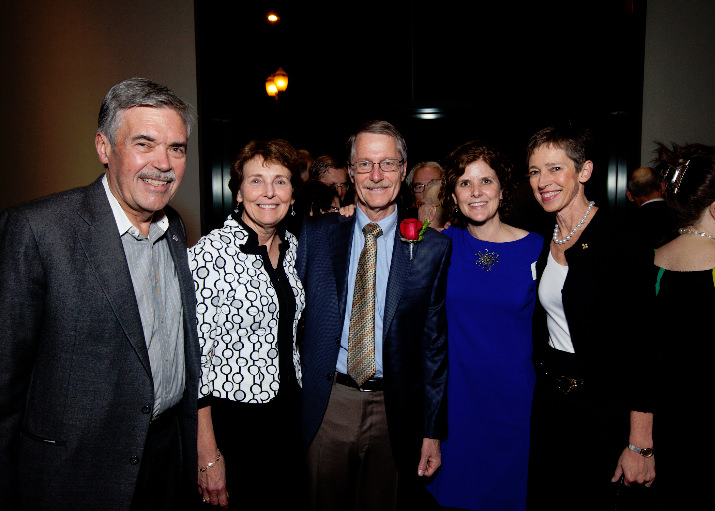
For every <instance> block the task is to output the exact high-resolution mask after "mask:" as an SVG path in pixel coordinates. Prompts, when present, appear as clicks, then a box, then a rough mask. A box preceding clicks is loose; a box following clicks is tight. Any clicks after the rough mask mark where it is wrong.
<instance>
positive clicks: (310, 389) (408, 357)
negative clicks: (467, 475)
mask: <svg viewBox="0 0 715 511" xmlns="http://www.w3.org/2000/svg"><path fill="white" fill-rule="evenodd" d="M348 153H349V161H348V168H349V172H350V179H351V180H352V182H353V186H354V189H355V193H356V196H357V208H356V210H355V214H354V215H353V216H352V217H345V216H338V215H323V216H321V217H311V218H308V219H306V221H305V223H304V224H303V229H302V232H301V236H300V243H299V248H298V261H297V265H296V266H297V268H298V273H299V275H300V277H301V279H302V281H303V285H304V287H305V291H306V310H305V338H304V345H303V351H302V360H303V409H302V412H303V414H302V420H303V436H304V441H305V445H306V448H307V461H308V472H309V492H310V501H311V509H353V510H358V509H365V510H367V509H370V510H394V509H398V508H399V509H420V507H421V506H424V505H425V503H426V502H427V493H426V492H425V491H424V487H423V485H422V482H421V479H420V478H421V477H422V476H425V477H430V476H431V475H433V474H434V473H435V471H436V470H437V468H438V467H439V466H440V464H441V453H440V439H442V438H444V435H445V432H446V429H445V427H446V400H445V387H446V382H447V325H446V317H445V311H444V299H445V289H446V273H447V266H448V263H449V256H450V253H451V241H450V240H449V238H447V237H446V236H443V235H442V234H440V233H438V232H437V231H436V230H434V229H428V230H427V232H426V233H425V234H424V237H423V239H422V240H421V241H418V242H415V243H414V244H413V245H412V246H411V244H410V243H409V242H408V241H406V240H403V239H402V238H401V235H400V229H399V221H400V220H401V219H398V210H397V207H396V200H397V197H398V194H399V191H400V186H401V184H402V181H403V180H404V179H405V174H406V167H407V163H406V149H405V142H404V139H403V138H402V136H401V135H400V133H399V132H398V131H397V130H396V129H395V128H394V127H393V126H392V125H391V124H389V123H387V122H385V121H372V122H369V123H367V124H365V125H363V126H362V127H361V128H360V129H359V130H358V131H357V132H356V133H355V134H354V135H353V136H352V137H351V138H350V140H349V142H348Z"/></svg>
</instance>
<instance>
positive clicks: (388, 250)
mask: <svg viewBox="0 0 715 511" xmlns="http://www.w3.org/2000/svg"><path fill="white" fill-rule="evenodd" d="M355 215H356V216H355V228H354V229H353V240H352V245H351V249H350V267H349V270H348V297H347V303H346V304H345V321H344V322H343V333H342V335H341V337H340V352H339V353H338V364H337V367H336V369H337V370H338V371H339V372H341V373H345V374H347V372H348V333H349V331H350V314H351V312H352V308H353V292H354V291H355V277H356V276H357V267H358V261H359V260H360V252H362V249H363V247H364V246H365V235H364V234H363V233H362V229H363V227H365V226H366V225H367V224H369V223H370V219H369V218H368V217H367V216H366V215H365V213H363V212H362V210H361V209H360V208H359V207H356V208H355ZM377 224H378V225H379V226H380V228H381V229H382V236H380V237H379V238H377V269H376V279H375V376H374V377H375V378H382V341H383V339H384V335H383V328H382V320H383V317H384V312H385V295H386V293H387V280H388V278H389V277H390V263H391V262H392V249H393V246H394V244H395V229H396V228H397V208H395V211H393V212H392V214H390V215H389V216H387V217H386V218H383V219H382V220H380V221H379V222H377Z"/></svg>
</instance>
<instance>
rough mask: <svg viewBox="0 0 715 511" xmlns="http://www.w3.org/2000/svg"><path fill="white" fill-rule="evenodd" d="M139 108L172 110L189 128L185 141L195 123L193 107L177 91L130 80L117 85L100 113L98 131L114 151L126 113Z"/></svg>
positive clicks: (107, 96) (109, 93) (187, 128)
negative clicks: (116, 136) (123, 116)
mask: <svg viewBox="0 0 715 511" xmlns="http://www.w3.org/2000/svg"><path fill="white" fill-rule="evenodd" d="M137 106H148V107H153V108H171V109H172V110H174V111H175V112H176V113H177V114H179V115H180V116H181V119H182V120H183V121H184V125H185V126H186V137H187V138H188V137H189V135H191V128H192V127H193V125H194V122H195V119H196V113H195V110H194V107H193V106H191V105H190V104H189V103H187V102H186V101H184V100H183V99H181V98H180V97H179V96H178V95H177V94H176V93H175V92H174V91H172V90H171V89H169V88H168V87H165V86H163V85H160V84H158V83H156V82H153V81H151V80H149V79H147V78H136V77H135V78H128V79H126V80H124V81H121V82H119V83H117V84H116V85H114V86H113V87H112V88H111V89H109V92H107V95H106V96H104V101H102V107H101V108H100V109H99V121H98V123H97V131H98V132H100V133H103V134H104V135H105V136H106V137H107V138H108V139H109V143H110V144H111V145H112V147H114V142H115V135H116V134H117V129H118V128H119V124H120V122H121V120H122V113H123V112H124V111H125V110H128V109H130V108H134V107H137Z"/></svg>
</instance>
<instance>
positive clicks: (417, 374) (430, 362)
mask: <svg viewBox="0 0 715 511" xmlns="http://www.w3.org/2000/svg"><path fill="white" fill-rule="evenodd" d="M354 225H355V217H354V216H353V217H351V218H346V217H342V216H339V215H337V214H329V215H322V216H320V217H311V218H308V219H307V220H306V221H305V222H304V224H303V229H302V231H301V236H300V239H299V242H298V261H297V269H298V275H299V276H300V277H301V279H302V281H303V286H304V288H305V293H306V309H305V333H304V335H305V337H304V345H303V351H302V353H301V358H302V365H303V400H302V401H303V405H302V412H303V414H302V424H303V439H304V442H305V447H306V448H307V446H308V445H309V444H310V442H311V441H312V439H313V437H314V436H315V433H316V432H317V430H318V427H319V426H320V423H321V422H322V419H323V415H324V413H325V410H326V408H327V405H328V398H329V397H330V391H331V388H332V381H333V376H334V373H335V367H336V364H337V359H338V351H339V348H340V335H341V332H342V329H343V321H344V319H345V309H346V302H347V292H348V283H347V275H348V266H349V262H350V245H351V242H352V233H353V227H354ZM451 250H452V242H451V240H450V239H449V238H448V237H447V236H444V235H443V234H441V233H439V232H437V231H436V230H434V229H428V230H427V232H426V233H425V236H424V239H423V240H422V241H421V242H419V243H417V244H415V245H414V249H413V258H412V260H410V251H409V246H408V244H407V243H405V242H402V241H400V239H399V228H398V229H396V233H395V245H394V249H393V254H392V262H391V267H390V276H389V279H388V284H387V295H386V298H385V301H386V303H385V314H384V327H383V335H384V343H383V371H384V374H383V378H384V385H385V408H386V413H387V422H388V428H389V432H390V440H391V443H392V446H393V451H394V455H395V459H396V462H397V465H398V470H408V471H409V473H410V474H411V473H412V472H414V473H416V471H417V463H418V461H419V458H420V447H421V445H422V439H423V438H439V439H443V438H445V436H446V432H447V429H446V385H447V321H446V315H445V310H444V299H445V292H446V284H447V267H448V264H449V257H450V254H451Z"/></svg>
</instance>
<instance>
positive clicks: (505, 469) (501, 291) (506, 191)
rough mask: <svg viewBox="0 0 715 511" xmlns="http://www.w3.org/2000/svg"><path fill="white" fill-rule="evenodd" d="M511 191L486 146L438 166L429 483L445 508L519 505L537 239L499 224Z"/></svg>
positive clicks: (501, 160)
mask: <svg viewBox="0 0 715 511" xmlns="http://www.w3.org/2000/svg"><path fill="white" fill-rule="evenodd" d="M513 191H514V182H513V178H512V165H511V163H510V162H509V161H508V160H507V159H506V158H505V157H504V156H503V155H502V154H500V153H499V152H498V151H497V150H495V149H494V148H492V147H489V146H487V145H484V144H482V143H480V142H468V143H466V144H464V145H462V146H460V147H458V148H457V149H455V150H454V151H453V152H452V154H451V155H450V156H449V158H448V160H447V162H446V166H445V184H444V190H443V191H442V194H443V199H444V206H445V207H446V208H449V210H450V211H451V226H450V227H449V228H447V229H445V230H443V231H442V232H443V233H444V234H446V235H447V236H449V237H450V238H452V258H451V264H450V268H449V276H448V282H447V300H446V309H447V320H448V331H449V364H450V365H449V383H448V410H449V411H448V417H449V423H448V424H449V426H448V427H449V432H448V437H447V439H446V440H445V441H444V442H443V444H442V461H443V463H442V468H441V469H440V472H438V474H437V475H436V476H435V479H434V481H432V483H431V484H430V486H429V489H430V491H431V492H432V494H433V495H434V496H435V498H436V500H437V501H438V503H439V505H440V506H442V507H445V508H457V509H472V510H479V511H489V510H500V511H501V510H518V509H524V507H525V502H526V481H527V466H528V456H529V417H530V410H531V400H532V394H533V388H534V380H535V374H534V366H533V364H532V359H531V355H532V342H531V329H532V315H533V311H534V303H535V291H536V285H535V284H536V280H535V279H536V274H535V262H536V260H537V259H538V256H539V252H540V251H541V247H542V245H543V238H542V237H541V236H540V235H538V234H535V233H530V232H527V231H524V230H522V229H518V228H516V227H513V226H511V225H508V224H506V223H504V221H503V218H504V216H505V214H506V213H507V211H508V206H509V203H510V200H511V197H512V195H513Z"/></svg>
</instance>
